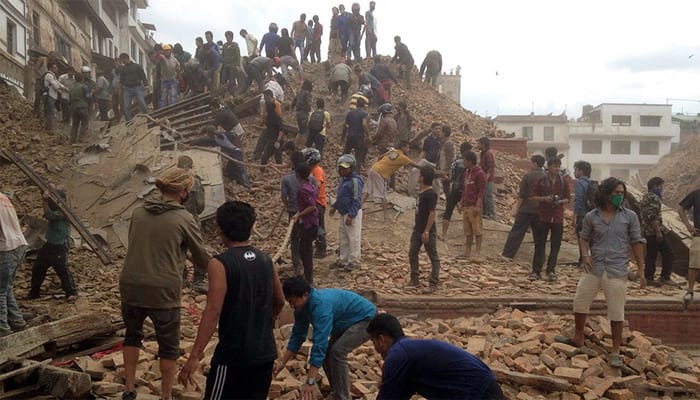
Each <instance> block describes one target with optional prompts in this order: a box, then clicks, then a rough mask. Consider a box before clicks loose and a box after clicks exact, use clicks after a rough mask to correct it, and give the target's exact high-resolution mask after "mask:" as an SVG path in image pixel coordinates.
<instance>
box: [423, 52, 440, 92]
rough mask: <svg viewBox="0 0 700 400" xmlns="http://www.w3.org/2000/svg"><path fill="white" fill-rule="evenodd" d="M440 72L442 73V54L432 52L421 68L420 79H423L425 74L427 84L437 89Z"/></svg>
mask: <svg viewBox="0 0 700 400" xmlns="http://www.w3.org/2000/svg"><path fill="white" fill-rule="evenodd" d="M440 72H442V54H440V52H439V51H437V50H430V51H429V52H428V54H426V55H425V59H423V63H422V64H421V66H420V71H419V72H418V79H423V73H425V82H427V83H429V84H430V86H432V87H434V88H437V86H438V78H439V77H440Z"/></svg>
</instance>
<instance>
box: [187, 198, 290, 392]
mask: <svg viewBox="0 0 700 400" xmlns="http://www.w3.org/2000/svg"><path fill="white" fill-rule="evenodd" d="M255 219H256V214H255V210H254V209H253V207H251V206H250V205H249V204H248V203H243V202H240V201H227V202H226V203H224V204H222V205H221V206H220V207H219V208H218V209H217V210H216V223H217V225H218V226H219V230H220V231H221V237H222V240H223V242H224V245H225V246H226V251H224V252H223V253H221V254H219V255H217V256H214V258H213V259H212V260H211V261H209V265H208V266H207V273H208V275H209V282H210V284H209V292H208V294H207V305H206V307H205V308H204V312H203V313H202V321H201V322H200V324H199V328H198V330H197V338H196V339H195V342H194V346H193V347H192V350H191V351H190V355H189V358H188V359H187V362H186V363H185V365H184V366H183V368H182V370H181V371H180V374H179V376H178V380H179V382H180V383H182V384H183V385H185V386H187V385H189V384H194V383H195V381H194V380H193V376H194V374H195V372H196V371H197V370H198V369H199V364H200V360H201V359H202V358H203V357H204V350H205V349H206V347H207V345H208V344H209V341H210V340H211V337H212V335H213V334H214V331H215V330H216V329H217V324H218V336H219V343H218V344H217V346H216V349H215V350H214V355H213V357H212V359H211V369H210V372H209V374H208V375H207V383H206V388H205V390H204V398H206V399H211V398H222V399H260V400H264V399H265V398H267V393H268V390H269V388H270V383H271V381H272V370H273V366H274V362H275V359H276V358H277V343H276V342H275V336H274V321H275V319H276V318H277V316H278V315H279V313H280V311H281V310H282V307H283V306H284V294H283V292H282V284H281V283H280V280H279V277H278V275H277V270H276V268H275V266H274V265H273V263H272V259H271V258H270V256H269V255H268V254H266V253H265V252H264V251H262V250H260V249H258V248H256V247H254V246H251V244H250V242H249V239H250V235H251V233H252V231H253V225H254V224H255ZM215 391H216V393H214V392H215ZM215 396H218V397H215Z"/></svg>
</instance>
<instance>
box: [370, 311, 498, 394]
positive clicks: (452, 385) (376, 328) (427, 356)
mask: <svg viewBox="0 0 700 400" xmlns="http://www.w3.org/2000/svg"><path fill="white" fill-rule="evenodd" d="M367 333H369V336H370V339H371V340H372V344H373V345H374V349H375V350H377V352H378V353H379V354H381V356H382V358H383V359H384V367H383V371H382V383H381V385H380V387H379V395H378V396H377V400H381V399H392V400H393V399H397V400H400V399H410V398H411V397H412V396H413V395H414V394H416V393H418V394H419V395H421V396H423V397H425V398H426V399H429V400H430V399H459V400H464V399H489V400H496V399H503V398H504V397H503V393H502V392H501V388H500V386H499V385H498V382H497V381H496V377H495V376H494V375H493V373H492V372H491V369H490V368H489V367H488V366H487V365H486V364H484V362H483V361H481V360H480V359H479V358H478V357H476V356H474V355H472V354H470V353H468V352H466V351H464V350H462V349H461V348H459V347H457V346H454V345H452V344H449V343H445V342H441V341H439V340H432V339H408V338H406V336H405V335H404V333H403V329H402V328H401V324H400V323H399V321H398V320H397V319H396V317H394V316H393V315H390V314H378V315H377V316H375V317H374V318H372V320H371V321H370V323H369V326H367Z"/></svg>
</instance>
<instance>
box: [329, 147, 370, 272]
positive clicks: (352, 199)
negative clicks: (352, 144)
mask: <svg viewBox="0 0 700 400" xmlns="http://www.w3.org/2000/svg"><path fill="white" fill-rule="evenodd" d="M355 164H356V162H355V157H353V156H352V155H351V154H343V155H342V156H340V158H338V162H337V163H336V165H337V167H338V175H340V178H341V179H340V183H339V184H338V193H337V195H336V197H335V203H333V205H332V206H331V211H330V212H329V213H328V215H329V216H331V217H332V216H334V215H335V212H336V211H338V212H339V213H340V221H339V222H338V259H337V260H336V262H335V264H334V265H332V266H331V268H344V269H347V270H353V269H357V268H359V267H360V259H361V257H362V247H361V244H362V185H363V182H362V178H361V177H360V175H359V174H357V173H356V172H355V170H356V165H355Z"/></svg>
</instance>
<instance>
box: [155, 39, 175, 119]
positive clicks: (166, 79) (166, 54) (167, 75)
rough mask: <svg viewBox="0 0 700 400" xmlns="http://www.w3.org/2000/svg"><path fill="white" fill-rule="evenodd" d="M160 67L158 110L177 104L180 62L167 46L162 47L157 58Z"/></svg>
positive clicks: (170, 47)
mask: <svg viewBox="0 0 700 400" xmlns="http://www.w3.org/2000/svg"><path fill="white" fill-rule="evenodd" d="M156 59H157V61H158V64H159V65H160V98H159V99H158V108H163V107H165V106H171V105H173V104H175V103H177V96H178V94H180V90H179V89H178V79H179V78H180V74H181V73H180V62H179V61H177V58H175V57H173V48H172V46H170V45H169V44H164V45H163V52H162V54H158V56H157V58H156Z"/></svg>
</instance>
